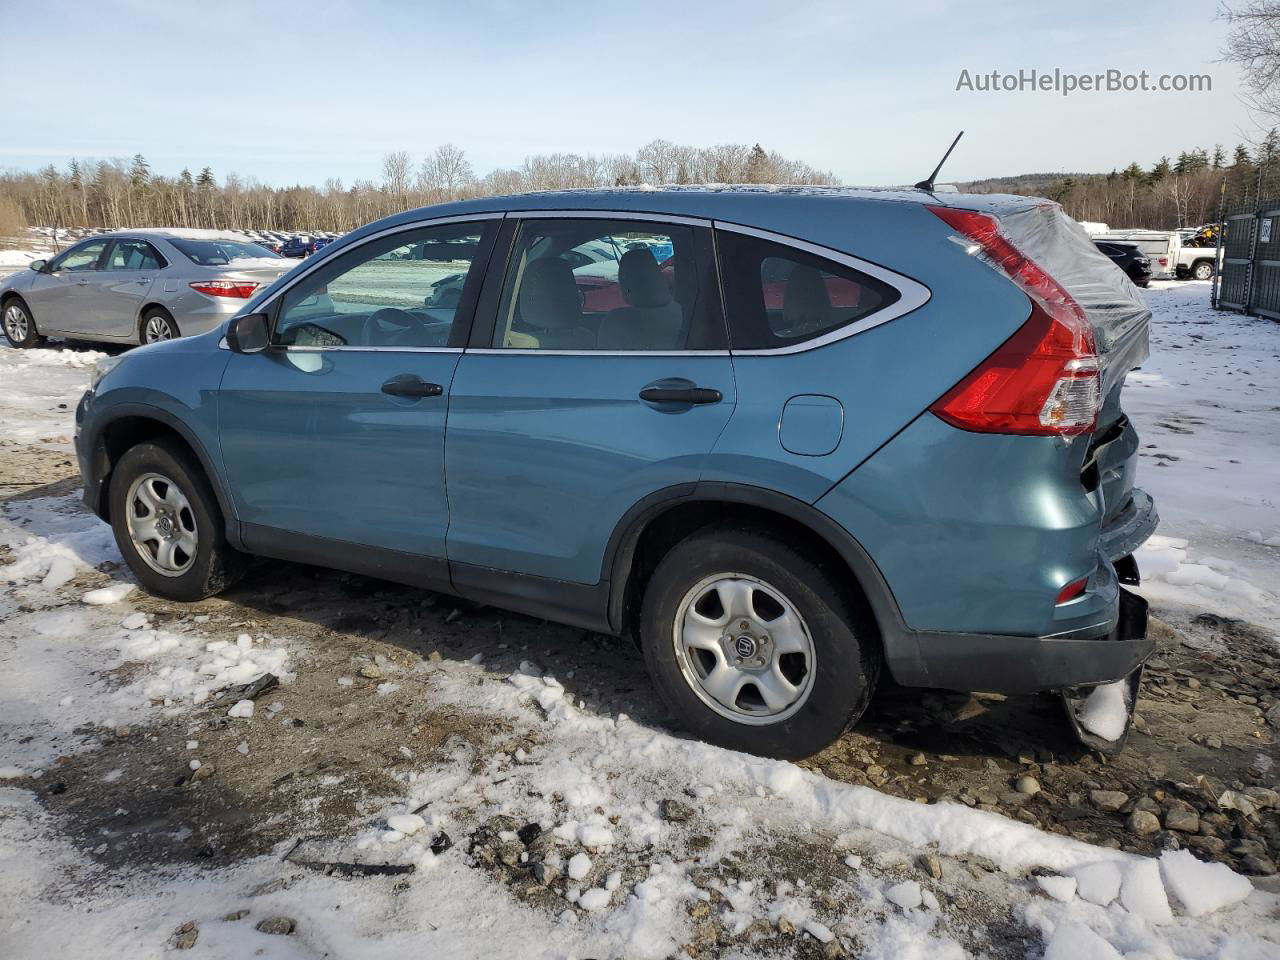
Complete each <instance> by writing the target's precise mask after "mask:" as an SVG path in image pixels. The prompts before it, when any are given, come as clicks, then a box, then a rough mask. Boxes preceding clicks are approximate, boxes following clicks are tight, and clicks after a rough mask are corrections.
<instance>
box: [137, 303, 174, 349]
mask: <svg viewBox="0 0 1280 960" xmlns="http://www.w3.org/2000/svg"><path fill="white" fill-rule="evenodd" d="M180 336H182V334H181V333H179V332H178V324H177V321H175V320H174V319H173V315H172V314H171V313H169V311H168V310H165V309H164V308H163V307H152V308H151V309H150V310H148V311H147V312H146V313H144V314H143V315H142V320H140V321H139V323H138V342H139V343H142V344H147V343H163V342H164V341H166V340H177V339H178V337H180Z"/></svg>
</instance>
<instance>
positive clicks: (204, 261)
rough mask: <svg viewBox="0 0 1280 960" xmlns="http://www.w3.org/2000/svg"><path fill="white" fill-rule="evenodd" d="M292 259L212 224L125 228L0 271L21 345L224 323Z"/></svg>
mask: <svg viewBox="0 0 1280 960" xmlns="http://www.w3.org/2000/svg"><path fill="white" fill-rule="evenodd" d="M290 267H292V264H291V263H290V262H289V261H287V260H284V259H282V258H281V257H278V256H276V255H275V254H274V253H272V252H271V251H270V250H268V249H266V248H265V247H262V246H259V245H257V244H254V243H249V242H248V241H246V240H244V239H236V238H231V237H224V236H219V235H218V234H216V233H213V232H211V231H199V230H191V231H180V230H125V231H117V232H114V233H107V234H102V235H99V236H95V237H90V238H86V239H84V240H81V241H80V242H79V243H77V244H75V245H73V246H71V247H68V248H67V249H66V250H64V251H62V253H60V254H58V255H57V256H56V257H53V258H52V259H49V260H34V261H32V263H31V264H30V269H29V270H25V271H22V272H20V273H16V274H13V275H12V276H9V277H6V278H4V279H0V316H3V326H4V335H5V337H6V338H7V339H8V341H9V343H10V344H11V345H12V346H15V347H31V346H37V345H38V344H40V343H41V342H42V341H43V340H44V338H45V337H60V338H64V339H68V340H95V341H101V342H104V343H155V342H157V341H160V340H171V339H173V338H175V337H179V336H189V335H191V334H195V333H204V332H205V331H206V330H211V329H214V328H215V327H220V326H221V325H222V322H223V321H224V320H226V319H228V318H229V317H231V316H232V315H233V314H234V313H236V312H237V311H239V309H240V308H241V307H242V306H244V303H245V301H246V300H248V299H249V298H250V297H252V296H253V295H254V293H256V292H257V291H258V290H260V289H262V288H263V287H266V286H268V285H269V284H271V283H272V282H274V281H275V280H277V279H278V278H279V277H281V276H282V275H283V274H285V273H286V272H288V270H289V269H290Z"/></svg>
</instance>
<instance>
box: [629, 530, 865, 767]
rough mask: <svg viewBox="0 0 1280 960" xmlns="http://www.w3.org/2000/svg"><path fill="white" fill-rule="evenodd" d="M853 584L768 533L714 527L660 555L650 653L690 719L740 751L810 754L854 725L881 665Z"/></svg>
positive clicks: (679, 712)
mask: <svg viewBox="0 0 1280 960" xmlns="http://www.w3.org/2000/svg"><path fill="white" fill-rule="evenodd" d="M848 595H849V590H848V587H847V585H845V584H840V583H838V581H837V580H836V579H835V578H834V577H833V576H832V575H831V573H830V572H829V571H827V570H826V569H824V568H823V567H822V566H819V565H817V564H815V563H814V562H813V561H812V560H810V559H809V558H808V557H806V556H805V555H803V554H801V553H800V552H798V551H796V550H795V549H793V548H792V547H790V546H788V545H787V544H785V543H783V542H782V541H781V540H778V539H775V538H774V537H772V536H769V535H767V534H764V533H760V532H757V531H755V530H752V529H748V528H740V527H714V528H710V529H708V530H704V531H701V532H698V533H695V534H693V535H692V536H690V537H688V538H687V539H685V540H683V541H681V542H680V543H678V544H676V546H674V547H673V548H672V549H671V550H670V551H669V552H668V553H667V555H666V556H665V557H663V558H662V560H661V561H660V562H659V563H658V566H657V568H656V569H655V570H654V572H653V576H652V577H651V578H650V580H649V583H648V585H647V587H646V588H645V594H644V601H643V605H642V609H641V617H640V632H641V642H642V645H643V648H644V655H645V662H646V664H647V666H648V668H649V673H650V676H651V677H652V678H653V682H654V684H655V686H657V688H658V691H659V693H661V695H662V697H663V699H664V700H665V701H666V702H667V704H668V705H669V706H670V707H671V709H672V711H673V712H674V713H675V714H676V716H677V718H678V719H679V721H680V723H681V724H682V725H683V726H684V727H685V728H686V729H688V730H689V731H690V732H692V733H694V734H695V735H697V736H698V737H699V738H701V739H703V740H706V741H708V742H710V743H714V744H717V745H719V746H723V747H727V748H729V749H732V750H742V751H745V752H747V753H754V754H759V755H761V756H767V757H778V758H783V759H799V758H801V757H807V756H809V755H810V754H813V753H816V752H818V751H819V750H821V749H823V748H824V747H826V746H827V745H828V744H830V743H831V742H832V741H834V740H835V739H836V738H838V737H839V736H840V735H841V734H843V733H844V732H845V731H846V730H848V729H849V727H851V726H852V725H853V724H854V723H855V722H856V721H857V720H858V718H859V717H860V716H862V713H863V711H864V710H866V707H867V704H868V703H869V702H870V700H871V694H872V691H873V690H874V688H875V682H876V677H877V675H878V674H879V669H880V651H879V645H878V642H877V640H876V637H875V634H874V628H873V627H872V626H871V624H870V622H869V621H868V619H867V618H866V617H865V616H864V615H863V614H862V613H861V612H860V610H859V609H858V608H857V606H856V605H854V604H852V603H850V602H849V599H848Z"/></svg>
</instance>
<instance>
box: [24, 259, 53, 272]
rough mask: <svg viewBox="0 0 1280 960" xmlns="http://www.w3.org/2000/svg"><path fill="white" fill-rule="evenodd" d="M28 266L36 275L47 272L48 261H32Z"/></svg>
mask: <svg viewBox="0 0 1280 960" xmlns="http://www.w3.org/2000/svg"><path fill="white" fill-rule="evenodd" d="M28 266H29V267H31V269H32V270H34V271H35V272H36V273H48V272H49V261H48V260H32V261H31V263H29V264H28Z"/></svg>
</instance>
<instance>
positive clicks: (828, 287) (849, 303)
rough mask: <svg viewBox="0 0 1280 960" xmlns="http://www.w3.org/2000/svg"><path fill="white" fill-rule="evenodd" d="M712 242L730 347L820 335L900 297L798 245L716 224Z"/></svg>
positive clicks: (760, 346) (783, 344) (768, 346)
mask: <svg viewBox="0 0 1280 960" xmlns="http://www.w3.org/2000/svg"><path fill="white" fill-rule="evenodd" d="M716 245H717V250H718V252H719V255H720V274H721V280H722V282H723V286H724V298H725V312H726V314H727V316H728V318H729V338H730V344H731V346H732V348H733V349H734V350H735V351H737V350H775V349H779V348H788V347H795V346H800V345H803V344H805V343H807V342H809V341H814V340H818V339H821V338H826V337H829V336H830V335H832V334H834V333H836V332H837V331H840V330H843V329H845V328H848V327H850V326H852V325H854V324H857V323H858V322H859V321H864V320H866V319H867V318H869V317H871V316H872V315H873V314H876V313H878V312H880V311H882V310H884V309H886V308H888V307H890V306H892V305H893V304H895V303H897V302H898V300H899V299H900V298H901V294H900V292H899V291H898V290H897V289H896V288H895V287H893V286H892V285H890V284H888V283H886V282H885V281H883V280H880V279H878V278H877V277H873V276H871V275H870V274H869V273H866V272H864V271H861V270H857V269H855V268H853V267H851V266H848V265H846V264H843V263H837V262H836V261H834V260H831V259H828V258H826V257H821V256H818V255H817V254H814V253H811V252H809V251H807V250H801V249H799V248H797V247H793V246H789V245H786V244H783V243H778V242H775V241H772V240H767V239H763V238H761V237H757V236H752V235H748V234H744V233H737V232H732V231H728V230H717V232H716Z"/></svg>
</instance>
